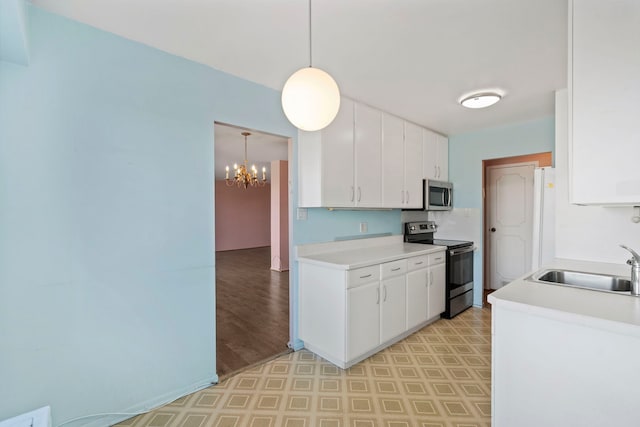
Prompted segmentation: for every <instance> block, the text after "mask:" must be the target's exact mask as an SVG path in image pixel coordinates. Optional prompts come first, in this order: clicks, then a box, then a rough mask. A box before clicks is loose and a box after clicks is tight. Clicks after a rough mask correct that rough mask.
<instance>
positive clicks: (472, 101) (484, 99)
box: [459, 92, 502, 108]
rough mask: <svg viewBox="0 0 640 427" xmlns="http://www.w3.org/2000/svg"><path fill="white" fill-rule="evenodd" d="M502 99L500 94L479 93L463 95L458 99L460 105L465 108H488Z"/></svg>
mask: <svg viewBox="0 0 640 427" xmlns="http://www.w3.org/2000/svg"><path fill="white" fill-rule="evenodd" d="M501 99H502V94H501V93H498V92H481V93H474V94H471V95H465V96H463V97H462V98H461V99H460V101H459V102H460V104H462V106H463V107H467V108H485V107H490V106H492V105H493V104H495V103H496V102H498V101H500V100H501Z"/></svg>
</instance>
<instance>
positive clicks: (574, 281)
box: [529, 270, 631, 293]
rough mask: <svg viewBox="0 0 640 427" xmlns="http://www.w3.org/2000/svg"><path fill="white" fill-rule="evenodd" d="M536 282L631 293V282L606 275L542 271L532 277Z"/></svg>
mask: <svg viewBox="0 0 640 427" xmlns="http://www.w3.org/2000/svg"><path fill="white" fill-rule="evenodd" d="M529 279H530V280H534V281H536V282H544V283H553V284H558V285H565V286H574V287H576V288H584V289H593V290H595V291H605V292H616V293H625V292H626V293H630V292H631V281H630V280H629V279H627V278H625V277H620V276H610V275H606V274H596V273H582V272H578V271H571V270H541V271H538V272H536V273H534V274H532V275H531V276H529Z"/></svg>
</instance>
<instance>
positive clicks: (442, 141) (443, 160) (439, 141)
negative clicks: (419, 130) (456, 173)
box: [436, 134, 449, 181]
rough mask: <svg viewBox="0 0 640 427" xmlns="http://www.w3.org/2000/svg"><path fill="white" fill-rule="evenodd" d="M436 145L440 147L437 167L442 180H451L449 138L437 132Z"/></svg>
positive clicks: (439, 177)
mask: <svg viewBox="0 0 640 427" xmlns="http://www.w3.org/2000/svg"><path fill="white" fill-rule="evenodd" d="M436 145H437V147H438V149H437V152H438V157H437V161H436V169H437V171H438V179H439V180H440V181H448V180H449V138H447V137H446V136H443V135H438V134H436Z"/></svg>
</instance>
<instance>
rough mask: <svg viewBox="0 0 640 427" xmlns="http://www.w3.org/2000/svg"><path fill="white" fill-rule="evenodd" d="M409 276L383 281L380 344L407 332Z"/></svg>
mask: <svg viewBox="0 0 640 427" xmlns="http://www.w3.org/2000/svg"><path fill="white" fill-rule="evenodd" d="M406 280H407V276H406V275H405V274H403V275H402V276H396V277H392V278H390V279H387V280H383V281H382V284H381V289H380V294H381V296H380V300H381V302H380V342H381V343H383V342H385V341H388V340H390V339H391V338H394V337H397V336H398V335H400V334H401V333H403V332H404V331H406V330H407V318H406V317H407V302H406V301H407V284H406Z"/></svg>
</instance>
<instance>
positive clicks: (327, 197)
mask: <svg viewBox="0 0 640 427" xmlns="http://www.w3.org/2000/svg"><path fill="white" fill-rule="evenodd" d="M381 121H382V115H381V113H380V112H379V111H376V110H374V109H372V108H369V107H366V106H364V105H360V104H358V105H357V106H356V104H355V103H354V102H353V101H352V100H350V99H347V98H342V99H341V100H340V110H339V111H338V115H337V116H336V118H335V119H334V120H333V122H331V124H330V125H329V126H327V127H326V128H324V129H322V130H321V131H318V132H304V131H300V132H299V138H298V142H299V146H298V167H299V173H298V175H299V202H298V203H299V206H307V207H320V206H325V207H335V208H355V207H366V208H376V207H380V206H381V197H382V195H381V192H382V190H381V177H380V159H381V149H382V147H381V138H382V136H381Z"/></svg>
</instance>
